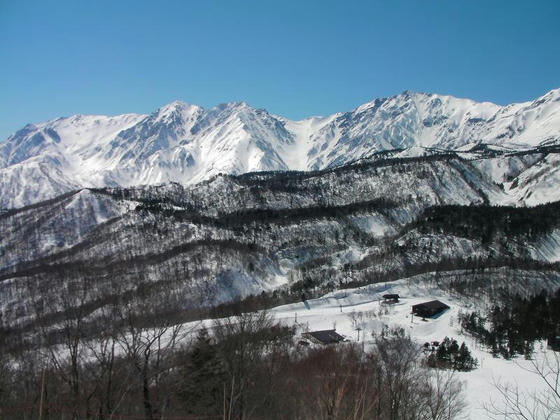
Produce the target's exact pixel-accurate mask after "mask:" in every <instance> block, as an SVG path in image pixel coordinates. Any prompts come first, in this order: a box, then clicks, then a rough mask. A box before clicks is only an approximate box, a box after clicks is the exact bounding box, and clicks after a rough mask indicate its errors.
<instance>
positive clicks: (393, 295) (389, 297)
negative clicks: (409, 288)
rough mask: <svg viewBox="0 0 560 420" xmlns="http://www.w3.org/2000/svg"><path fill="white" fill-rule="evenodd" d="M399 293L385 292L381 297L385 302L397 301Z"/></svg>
mask: <svg viewBox="0 0 560 420" xmlns="http://www.w3.org/2000/svg"><path fill="white" fill-rule="evenodd" d="M399 297H400V296H399V295H398V294H396V293H387V294H385V295H383V299H385V303H397V302H398V301H399Z"/></svg>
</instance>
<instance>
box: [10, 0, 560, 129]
mask: <svg viewBox="0 0 560 420" xmlns="http://www.w3.org/2000/svg"><path fill="white" fill-rule="evenodd" d="M559 22H560V1H558V0H550V1H515V0H508V1H473V0H468V1H466V0H457V1H454V0H440V1H437V0H429V1H428V0H426V1H422V0H411V1H401V0H382V1H365V0H364V1H350V0H347V1H342V0H338V1H328V0H319V1H304V0H299V1H288V0H284V1H267V0H255V1H242V0H229V1H212V0H204V1H186V0H185V1H153V0H152V1H140V0H135V1H123V0H111V1H102V0H94V1H86V0H83V1H81V0H71V1H65V0H54V1H47V0H41V1H25V0H12V1H8V0H0V139H5V138H6V137H7V136H8V135H9V134H10V133H12V132H13V131H15V130H17V129H19V128H21V127H22V126H23V125H25V124H26V123H27V122H40V121H44V120H47V119H51V118H55V117H58V116H68V115H72V114H77V113H82V114H89V113H98V114H118V113H124V112H139V113H148V112H152V111H154V110H155V109H156V108H158V107H159V106H161V105H163V104H165V103H168V102H171V101H172V100H174V99H181V100H184V101H186V102H191V103H195V104H199V105H202V106H205V107H211V106H214V105H216V104H218V103H222V102H229V101H246V102H248V103H249V104H251V105H253V106H256V107H262V108H266V109H268V110H269V111H271V112H273V113H277V114H281V115H284V116H287V117H289V118H303V117H306V116H309V115H325V114H329V113H333V112H336V111H343V110H349V109H352V108H354V107H356V106H358V105H360V104H362V103H364V102H367V101H370V100H372V99H373V98H376V97H382V96H390V95H394V94H397V93H400V92H402V91H403V90H406V89H410V90H415V91H425V92H437V93H445V94H451V95H455V96H459V97H470V98H473V99H477V100H490V101H493V102H497V103H501V104H504V103H510V102H519V101H525V100H529V99H533V98H535V97H538V96H540V95H542V94H544V93H545V92H546V91H548V90H550V89H553V88H557V87H560V24H559Z"/></svg>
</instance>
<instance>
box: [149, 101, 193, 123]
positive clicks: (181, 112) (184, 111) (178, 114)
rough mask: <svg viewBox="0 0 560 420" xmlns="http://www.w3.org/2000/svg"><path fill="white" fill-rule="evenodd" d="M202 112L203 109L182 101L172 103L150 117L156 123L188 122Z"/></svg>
mask: <svg viewBox="0 0 560 420" xmlns="http://www.w3.org/2000/svg"><path fill="white" fill-rule="evenodd" d="M202 112H204V108H202V107H200V106H198V105H192V104H189V103H186V102H183V101H178V100H176V101H173V102H171V103H169V104H167V105H164V106H162V107H161V108H159V109H158V110H157V111H156V112H154V113H153V114H152V115H153V116H154V117H155V119H156V120H157V121H168V122H170V121H175V120H177V119H180V120H189V119H192V118H196V117H197V116H198V115H199V114H201V113H202Z"/></svg>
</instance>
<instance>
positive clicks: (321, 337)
mask: <svg viewBox="0 0 560 420" xmlns="http://www.w3.org/2000/svg"><path fill="white" fill-rule="evenodd" d="M303 336H304V337H306V338H309V339H310V340H311V341H313V342H314V343H317V344H334V343H340V342H341V341H344V337H343V336H341V335H340V334H338V333H337V332H336V331H335V330H321V331H310V332H308V333H305V334H303Z"/></svg>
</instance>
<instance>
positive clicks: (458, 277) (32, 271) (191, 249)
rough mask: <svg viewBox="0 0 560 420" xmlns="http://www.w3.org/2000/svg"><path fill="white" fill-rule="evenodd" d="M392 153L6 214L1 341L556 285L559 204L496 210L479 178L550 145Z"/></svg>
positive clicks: (492, 185)
mask: <svg viewBox="0 0 560 420" xmlns="http://www.w3.org/2000/svg"><path fill="white" fill-rule="evenodd" d="M400 153H401V152H398V151H397V152H388V153H381V154H376V155H374V156H370V157H369V158H367V159H361V160H359V161H357V162H355V163H352V164H348V165H344V166H337V167H333V168H328V169H321V170H316V171H308V172H302V171H285V172H283V171H275V172H257V173H247V174H242V175H226V174H220V175H216V176H214V177H212V178H211V179H209V180H206V181H203V182H200V183H198V184H195V185H181V184H178V183H167V184H163V185H154V186H138V187H120V186H116V187H103V188H83V189H78V190H75V191H72V192H69V193H65V194H62V195H59V196H58V197H56V198H54V199H50V200H47V201H43V202H41V203H36V204H33V205H29V206H27V207H23V208H18V209H11V210H7V211H5V212H3V213H2V214H1V215H0V231H1V232H2V235H1V238H0V250H1V251H0V267H1V269H0V296H1V297H2V299H1V300H0V317H1V318H0V321H1V323H2V324H1V325H2V328H3V329H4V331H5V332H6V334H4V337H5V339H6V340H8V341H10V340H11V341H10V342H11V344H12V345H23V343H21V342H20V341H21V340H24V339H25V337H26V336H25V335H21V334H20V333H18V332H19V331H26V330H29V331H31V330H32V327H36V326H37V325H38V323H39V324H40V325H55V324H56V323H57V322H60V321H61V319H62V318H61V317H63V316H64V315H63V314H64V313H66V312H65V311H66V309H67V308H73V309H72V310H73V311H75V310H77V309H76V308H80V310H81V311H83V314H84V316H85V319H87V321H88V323H89V324H91V325H92V329H93V330H95V328H96V327H95V325H96V322H97V317H98V315H99V314H100V313H102V311H103V308H105V307H107V306H109V305H111V304H115V303H118V304H119V305H130V307H131V308H137V311H138V313H142V316H144V317H145V322H146V324H147V325H152V324H153V323H157V320H158V319H163V318H165V319H170V318H172V319H177V320H186V319H195V318H200V317H203V316H210V315H211V314H212V311H214V310H216V309H215V308H216V307H218V308H221V310H223V311H228V310H234V308H235V304H234V303H232V302H238V301H240V300H241V301H244V302H245V304H246V305H249V306H250V307H254V308H262V307H266V306H271V305H277V304H279V303H282V302H293V301H297V300H299V299H300V298H301V295H302V293H303V294H305V295H306V296H317V295H320V294H323V293H325V292H327V291H331V290H335V289H338V288H345V287H351V286H359V285H364V284H369V283H375V282H383V281H389V280H395V279H399V278H406V277H409V278H415V279H418V280H419V281H434V279H436V280H437V279H441V278H446V279H447V280H446V284H447V285H448V286H446V287H452V288H454V290H456V291H457V290H461V291H463V292H464V291H465V290H470V291H471V292H469V293H471V295H472V293H474V292H472V291H473V290H475V289H477V287H478V288H480V284H483V283H485V282H486V283H488V282H490V281H494V280H495V279H501V280H503V282H504V284H505V283H507V282H509V280H510V279H511V278H512V277H514V278H516V279H518V280H517V281H516V284H517V285H518V287H519V290H523V289H525V290H527V289H528V288H532V289H539V290H540V288H547V289H550V288H552V287H553V286H554V287H557V285H558V284H559V282H560V275H559V265H558V261H559V260H560V216H559V212H558V210H559V207H558V203H557V202H552V203H546V204H540V205H537V206H534V207H519V206H518V205H517V206H512V205H507V204H506V203H508V200H511V197H512V195H511V194H509V193H508V185H507V183H508V182H509V183H512V182H514V181H513V180H512V179H511V178H509V181H505V179H504V180H503V181H504V183H502V182H496V181H495V179H493V178H491V177H489V176H488V173H487V172H486V169H485V168H488V167H500V166H499V165H496V164H495V162H494V163H492V162H489V161H492V160H495V159H500V160H501V162H513V161H514V162H516V163H515V165H513V164H512V165H511V166H510V169H511V168H513V167H515V168H516V170H517V171H518V172H519V171H521V173H523V168H526V169H525V171H524V172H526V171H528V170H530V169H531V167H533V166H535V165H539V163H538V162H541V161H543V160H546V159H550V160H552V159H556V158H557V151H556V150H555V149H553V148H552V149H551V148H548V149H543V148H541V149H539V150H531V151H528V152H526V153H515V154H510V153H503V152H499V153H498V152H496V153H488V152H486V151H479V152H477V153H478V155H477V158H476V159H473V157H472V155H469V156H465V155H464V154H461V153H451V152H445V153H435V152H434V153H431V154H429V155H427V156H414V157H403V156H402V155H401V156H399V154H400ZM471 153H474V152H471ZM531 163H532V164H531ZM502 168H503V167H502ZM511 171H512V174H513V175H512V176H515V174H516V172H514V171H513V169H511ZM514 179H519V176H517V177H515V178H514ZM523 182H526V183H527V184H529V183H530V182H536V181H535V180H534V179H533V180H529V179H524V181H523ZM518 183H521V181H518ZM517 204H519V203H517ZM434 273H436V274H435V277H434ZM438 281H439V280H438ZM147 307H148V308H150V309H149V311H147V310H146V308H147ZM244 307H245V308H247V306H244ZM65 308H66V309H65ZM213 308H214V309H213ZM228 308H229V309H228ZM162 317H163V318H162ZM10 331H11V332H13V334H10Z"/></svg>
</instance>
